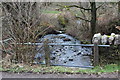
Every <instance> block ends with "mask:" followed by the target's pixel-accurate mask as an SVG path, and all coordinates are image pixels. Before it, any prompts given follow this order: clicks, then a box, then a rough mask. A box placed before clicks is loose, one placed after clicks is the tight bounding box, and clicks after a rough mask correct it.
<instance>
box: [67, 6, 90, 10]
mask: <svg viewBox="0 0 120 80" xmlns="http://www.w3.org/2000/svg"><path fill="white" fill-rule="evenodd" d="M67 7H77V8H80V9H83V10H91V9H87V8H84V7H81V6H78V5H70V6H67Z"/></svg>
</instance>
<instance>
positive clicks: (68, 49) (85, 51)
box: [35, 34, 92, 66]
mask: <svg viewBox="0 0 120 80" xmlns="http://www.w3.org/2000/svg"><path fill="white" fill-rule="evenodd" d="M45 39H48V40H49V42H50V43H65V44H80V43H81V42H80V41H79V40H77V39H75V38H73V37H71V36H69V35H67V34H48V35H46V36H44V37H43V38H41V39H39V42H43V41H44V40H45ZM37 50H38V53H37V54H36V56H35V58H37V59H40V62H44V51H43V47H42V48H41V46H38V47H37ZM50 51H51V52H50V55H51V56H50V58H51V64H53V65H67V66H91V60H90V57H89V56H88V55H91V54H92V49H91V48H88V47H81V46H61V45H59V46H56V45H55V46H50ZM36 62H39V61H36Z"/></svg>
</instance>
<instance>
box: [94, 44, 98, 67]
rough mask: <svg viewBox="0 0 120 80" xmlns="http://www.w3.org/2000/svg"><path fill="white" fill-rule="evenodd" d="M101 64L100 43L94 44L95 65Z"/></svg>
mask: <svg viewBox="0 0 120 80" xmlns="http://www.w3.org/2000/svg"><path fill="white" fill-rule="evenodd" d="M98 64H99V48H98V43H95V44H94V66H98Z"/></svg>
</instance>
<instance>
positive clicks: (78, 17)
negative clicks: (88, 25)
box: [76, 16, 91, 22]
mask: <svg viewBox="0 0 120 80" xmlns="http://www.w3.org/2000/svg"><path fill="white" fill-rule="evenodd" d="M76 18H79V19H81V20H84V21H87V22H91V21H90V20H87V19H84V18H81V17H78V16H76Z"/></svg>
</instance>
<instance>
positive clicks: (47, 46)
mask: <svg viewBox="0 0 120 80" xmlns="http://www.w3.org/2000/svg"><path fill="white" fill-rule="evenodd" d="M48 43H49V40H48V39H46V40H45V41H44V44H43V46H44V52H45V64H46V66H47V67H50V49H49V45H48Z"/></svg>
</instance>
